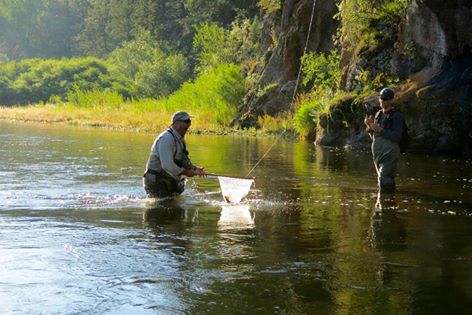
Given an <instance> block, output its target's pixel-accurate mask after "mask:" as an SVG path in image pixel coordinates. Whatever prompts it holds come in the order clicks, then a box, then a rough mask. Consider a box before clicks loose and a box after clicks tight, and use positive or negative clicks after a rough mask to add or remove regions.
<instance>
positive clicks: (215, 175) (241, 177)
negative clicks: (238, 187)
mask: <svg viewBox="0 0 472 315" xmlns="http://www.w3.org/2000/svg"><path fill="white" fill-rule="evenodd" d="M205 175H206V176H207V177H229V178H239V179H255V177H244V176H228V175H220V174H215V173H206V174H205Z"/></svg>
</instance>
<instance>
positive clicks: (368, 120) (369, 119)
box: [364, 115, 374, 129]
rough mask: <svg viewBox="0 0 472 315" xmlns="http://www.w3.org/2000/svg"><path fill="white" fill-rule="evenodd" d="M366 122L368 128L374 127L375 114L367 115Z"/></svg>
mask: <svg viewBox="0 0 472 315" xmlns="http://www.w3.org/2000/svg"><path fill="white" fill-rule="evenodd" d="M364 124H365V125H366V126H367V128H369V129H372V125H373V124H374V116H372V115H368V116H365V118H364Z"/></svg>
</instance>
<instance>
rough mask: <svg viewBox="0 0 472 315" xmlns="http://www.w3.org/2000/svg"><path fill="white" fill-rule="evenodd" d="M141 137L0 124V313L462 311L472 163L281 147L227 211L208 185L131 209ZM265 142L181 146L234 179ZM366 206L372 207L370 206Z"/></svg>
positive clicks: (468, 283) (467, 289)
mask: <svg viewBox="0 0 472 315" xmlns="http://www.w3.org/2000/svg"><path fill="white" fill-rule="evenodd" d="M153 139H154V135H152V134H132V133H122V132H110V131H104V130H90V129H75V128H71V127H61V126H59V127H58V126H45V125H32V124H17V125H14V124H11V123H5V122H0V156H1V161H2V163H1V164H0V301H1V303H0V313H2V314H3V313H7V314H8V313H12V314H38V313H40V314H49V313H51V314H79V313H91V314H92V313H93V314H221V313H228V314H234V313H246V314H468V313H469V312H470V310H471V309H472V263H471V260H472V242H471V240H472V239H471V231H472V217H471V214H472V196H471V195H472V193H471V189H472V162H471V161H470V160H466V159H454V158H445V157H430V156H424V155H422V156H415V155H405V156H403V157H402V160H401V163H400V167H399V177H398V182H397V185H398V192H397V193H396V194H395V195H394V196H388V195H386V196H381V197H382V198H380V199H379V198H378V196H377V189H376V178H375V175H374V168H373V165H372V162H371V156H370V154H369V152H345V151H342V150H335V149H320V148H316V147H314V146H313V145H312V144H310V143H305V142H297V143H291V142H285V141H282V140H279V141H278V142H277V144H276V145H275V147H274V148H273V149H272V151H271V152H270V153H269V154H268V155H267V157H266V158H265V159H264V160H263V161H262V162H261V163H260V164H259V165H258V166H257V167H256V169H255V170H254V172H253V173H252V174H251V175H252V176H255V177H256V181H255V186H253V187H252V190H251V192H250V194H249V196H248V198H247V199H246V200H245V201H244V202H243V203H241V204H238V205H228V204H226V203H225V202H224V201H223V198H222V196H221V194H220V191H219V185H218V181H217V180H216V179H212V178H207V179H192V180H190V181H189V183H188V187H187V190H186V191H185V193H184V194H183V195H182V196H180V197H178V198H175V199H173V200H150V199H147V198H145V195H144V192H143V190H142V187H141V176H142V172H143V167H144V164H145V162H146V159H147V157H148V152H149V149H150V145H151V144H152V141H153ZM273 142H274V139H256V138H240V137H230V136H226V137H210V136H189V137H188V147H189V151H190V153H191V158H192V160H193V161H194V162H195V163H196V164H198V165H202V166H205V168H206V169H207V171H209V172H213V173H220V174H228V175H239V176H244V175H246V174H247V172H249V170H250V169H251V168H252V167H253V166H254V165H255V164H256V163H257V161H258V160H259V159H260V158H261V157H262V156H263V155H264V153H265V152H266V151H267V149H268V148H269V147H270V146H271V145H272V144H273ZM376 204H377V206H376Z"/></svg>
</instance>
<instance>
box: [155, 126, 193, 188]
mask: <svg viewBox="0 0 472 315" xmlns="http://www.w3.org/2000/svg"><path fill="white" fill-rule="evenodd" d="M171 132H172V133H171ZM184 151H185V140H184V138H183V137H182V136H181V135H180V134H179V133H178V132H177V131H176V130H175V129H174V128H172V127H171V128H170V129H169V130H166V131H164V132H162V133H161V134H160V135H159V136H158V137H157V138H156V140H154V143H153V144H152V147H151V154H150V156H149V159H148V162H147V164H146V170H154V171H157V172H160V171H162V170H164V171H165V172H166V173H168V174H170V175H172V176H173V177H175V178H176V179H178V180H180V177H181V176H180V174H181V173H182V172H183V171H184V169H190V168H193V167H194V166H193V164H192V162H191V161H190V159H189V157H188V155H187V154H185V152H184ZM175 160H178V161H181V162H182V167H181V166H178V165H177V164H176V163H175Z"/></svg>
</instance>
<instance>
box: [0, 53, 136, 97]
mask: <svg viewBox="0 0 472 315" xmlns="http://www.w3.org/2000/svg"><path fill="white" fill-rule="evenodd" d="M73 87H74V88H79V89H81V90H114V91H116V92H118V93H120V94H122V95H125V96H129V95H130V94H131V93H132V89H131V85H130V82H129V81H128V80H127V79H126V78H124V77H123V75H121V74H120V73H118V72H117V71H116V70H115V69H114V67H113V66H111V65H109V64H108V63H106V62H104V61H102V60H99V59H96V58H92V57H87V58H71V59H61V60H55V59H48V60H44V59H37V58H36V59H25V60H23V61H20V62H9V63H6V64H5V65H4V66H2V67H1V68H0V101H1V103H2V104H3V105H11V104H28V103H38V102H45V101H47V100H49V98H50V97H51V96H53V95H54V96H56V97H60V98H61V99H66V98H67V94H68V92H69V91H70V90H72V88H73Z"/></svg>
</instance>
